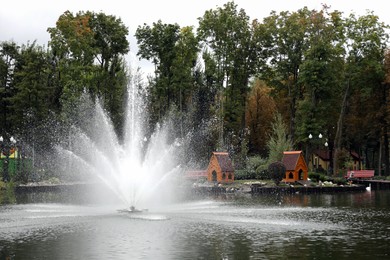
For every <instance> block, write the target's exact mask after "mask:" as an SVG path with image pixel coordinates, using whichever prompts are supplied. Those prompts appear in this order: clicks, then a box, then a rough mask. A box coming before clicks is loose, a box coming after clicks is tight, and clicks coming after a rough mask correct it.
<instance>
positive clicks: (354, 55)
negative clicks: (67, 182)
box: [0, 1, 389, 178]
mask: <svg viewBox="0 0 390 260" xmlns="http://www.w3.org/2000/svg"><path fill="white" fill-rule="evenodd" d="M48 32H49V34H50V42H49V46H48V48H47V49H45V48H44V47H42V46H38V45H37V44H36V43H35V42H33V43H32V44H27V45H21V46H18V45H17V44H16V43H13V42H3V43H1V44H0V111H1V113H0V122H1V124H0V134H1V135H4V133H14V132H17V133H18V134H19V135H20V137H21V138H22V139H23V140H25V141H26V143H28V144H29V145H31V146H33V145H34V147H35V149H37V150H39V149H40V150H41V151H43V150H47V153H48V154H49V153H50V146H51V145H52V140H51V139H50V134H47V133H46V132H45V131H43V129H45V128H44V126H45V125H46V124H49V123H47V122H52V121H54V120H52V119H59V118H60V119H61V120H64V121H66V122H69V121H70V119H72V118H74V117H76V116H74V115H75V114H76V113H77V112H76V111H74V107H75V104H76V102H79V98H80V96H81V95H82V94H83V93H88V94H89V95H91V97H92V99H93V100H97V99H99V100H100V101H101V102H102V104H103V106H104V109H105V110H106V111H107V112H108V114H109V115H110V117H111V119H112V121H113V122H114V125H115V129H116V130H117V132H118V133H120V132H121V130H122V127H123V120H124V118H123V115H124V109H125V108H124V100H125V99H126V95H127V93H126V87H127V83H128V82H129V80H130V78H131V77H132V75H129V71H128V68H127V66H126V65H125V59H124V55H125V54H127V53H128V51H129V48H130V47H129V42H128V41H127V36H128V33H129V31H128V28H127V27H126V26H125V25H124V24H123V23H122V21H121V19H119V18H116V17H115V16H111V15H106V14H104V13H94V12H90V11H86V12H78V13H76V14H73V13H71V12H69V11H66V12H64V13H63V14H62V15H61V16H60V17H59V19H58V21H57V23H56V25H55V27H52V28H49V29H48ZM136 38H137V43H138V47H139V48H138V49H139V52H138V57H140V58H142V59H147V60H149V61H151V62H152V63H153V64H154V65H155V77H154V78H153V77H150V78H149V82H148V84H145V85H144V84H143V83H142V82H141V80H137V87H138V88H140V89H142V90H143V91H144V96H145V97H147V98H148V107H147V108H145V109H147V110H148V111H149V112H150V114H149V118H147V120H146V121H147V122H148V123H149V125H150V127H149V129H148V131H152V130H153V128H154V125H155V123H156V122H159V121H161V120H163V119H164V118H166V116H167V114H168V113H171V111H174V113H173V114H174V116H175V119H176V120H177V122H179V123H178V124H177V126H176V128H175V131H176V132H175V133H180V134H181V135H182V136H184V135H185V131H186V130H188V129H191V130H193V132H200V133H196V134H193V135H194V137H193V140H192V141H191V142H192V145H191V149H192V150H191V154H195V156H194V157H196V160H198V159H199V160H203V161H205V159H204V157H207V156H208V155H209V154H210V151H212V150H215V148H216V147H217V146H218V147H224V148H228V149H229V150H231V151H233V152H234V153H233V154H234V156H235V157H236V158H235V162H237V164H239V165H240V166H241V167H245V158H246V156H247V153H248V149H249V152H256V153H261V155H265V153H266V152H267V150H268V151H269V161H268V162H273V161H279V160H280V159H281V156H282V153H283V151H286V150H291V149H292V147H293V145H295V146H296V147H302V146H304V145H306V144H307V136H308V133H315V132H317V133H318V132H322V133H323V135H324V137H326V138H328V143H329V144H330V145H333V144H334V145H335V147H332V148H333V151H337V152H338V153H337V156H338V159H337V160H336V162H335V164H336V165H334V168H335V172H337V171H339V170H340V169H339V168H342V167H346V168H348V167H350V165H349V164H350V159H349V158H347V157H346V156H345V153H344V152H343V148H345V149H346V150H348V151H350V150H355V151H359V152H361V153H363V152H365V153H366V154H367V158H371V157H372V160H367V162H369V163H372V164H371V165H366V167H367V168H374V167H377V165H378V163H377V158H376V156H378V155H379V154H382V155H385V156H384V157H388V154H389V152H388V150H389V148H388V145H386V143H385V145H384V149H385V151H384V152H383V153H379V152H378V149H381V148H380V147H383V146H379V145H378V142H379V141H378V140H380V141H381V140H388V131H387V130H386V129H387V128H388V122H389V120H388V115H387V114H388V90H387V88H388V80H387V81H386V77H387V78H388V75H387V74H389V71H386V70H385V66H384V61H385V55H384V54H385V51H386V50H387V49H388V39H389V34H388V26H387V25H384V24H383V23H381V22H380V20H379V17H377V16H376V15H374V14H373V13H370V12H369V13H367V14H366V15H363V16H360V17H357V16H355V15H350V16H349V17H343V16H342V13H340V12H338V11H334V12H330V10H329V7H326V6H324V7H323V8H322V9H321V10H309V9H308V8H306V7H305V8H302V9H299V10H297V11H283V12H280V13H276V12H271V14H270V15H269V16H268V17H265V18H264V19H263V20H262V21H259V20H256V19H255V20H253V22H251V21H250V20H249V17H248V16H247V14H246V13H245V11H244V10H243V9H239V8H238V6H237V5H236V4H235V3H234V2H233V1H230V2H227V3H226V4H225V5H223V6H222V7H217V8H215V9H211V10H207V11H206V12H205V13H204V15H203V16H202V17H200V18H199V24H198V27H197V30H196V35H195V32H194V27H192V26H188V27H180V26H179V25H178V24H165V23H163V22H162V21H158V22H156V23H153V25H152V26H149V25H146V24H144V25H143V26H139V27H138V29H137V31H136ZM133 76H134V75H133ZM138 76H139V75H138ZM252 76H256V77H257V78H259V79H261V80H263V81H264V82H265V85H266V86H267V90H266V92H264V93H265V94H266V95H264V96H265V97H267V98H264V97H263V98H260V97H259V95H258V94H259V93H258V92H255V91H253V92H252V93H250V98H248V99H247V93H248V90H249V85H250V84H249V80H250V79H251V77H252ZM268 87H269V89H268ZM264 93H263V94H264ZM343 96H344V97H345V98H344V99H343ZM271 103H272V104H271ZM274 110H276V111H277V112H278V114H279V115H277V116H276V118H275V121H274V122H273V125H272V135H271V137H270V140H269V141H268V143H267V147H266V148H267V149H266V148H265V142H266V140H267V139H268V138H267V136H266V133H267V134H268V132H269V129H270V122H271V120H270V119H269V118H270V117H271V115H272V116H273V115H274ZM246 112H247V113H248V112H250V113H252V115H255V114H256V115H261V116H256V118H254V117H252V118H250V119H249V117H247V114H245V113H246ZM72 113H73V114H72ZM67 120H69V121H67ZM247 121H250V122H248V123H247ZM336 122H338V123H337V124H336ZM249 123H251V125H250V124H249ZM247 129H250V132H249V134H248V135H249V143H248V136H247ZM35 140H42V143H43V145H42V146H41V147H37V145H36V143H35ZM385 142H386V141H385ZM263 146H264V147H263ZM329 148H331V147H329ZM340 151H341V152H340ZM335 154H336V152H335ZM207 159H208V158H207ZM385 163H386V164H387V165H388V164H389V162H388V158H386V159H385ZM248 164H249V165H247V168H245V169H246V171H247V173H248V174H247V175H248V176H252V177H253V174H255V177H256V178H263V177H264V176H266V175H267V173H268V171H267V167H266V164H265V163H263V162H257V163H253V164H252V162H251V161H250V160H249V161H248ZM254 164H259V166H258V167H257V168H256V166H254ZM338 166H339V167H338ZM387 168H388V167H387ZM340 171H341V170H340ZM385 174H389V173H385ZM243 175H245V174H243Z"/></svg>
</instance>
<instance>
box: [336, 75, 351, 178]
mask: <svg viewBox="0 0 390 260" xmlns="http://www.w3.org/2000/svg"><path fill="white" fill-rule="evenodd" d="M349 89H350V81H349V80H348V83H347V87H346V89H345V93H344V97H343V103H342V104H341V111H340V116H339V120H338V121H337V129H336V135H335V138H334V145H333V148H334V153H333V175H336V174H337V172H338V171H339V165H338V156H339V153H340V150H341V138H342V132H343V124H344V118H345V111H346V108H347V98H348V95H349Z"/></svg>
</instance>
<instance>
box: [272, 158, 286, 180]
mask: <svg viewBox="0 0 390 260" xmlns="http://www.w3.org/2000/svg"><path fill="white" fill-rule="evenodd" d="M268 173H269V176H270V178H271V179H272V180H273V181H274V182H275V184H276V185H279V183H280V182H281V181H282V180H283V178H284V177H285V176H286V166H284V164H283V163H282V162H273V163H271V164H270V165H269V166H268Z"/></svg>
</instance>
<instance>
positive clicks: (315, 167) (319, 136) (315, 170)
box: [309, 133, 328, 172]
mask: <svg viewBox="0 0 390 260" xmlns="http://www.w3.org/2000/svg"><path fill="white" fill-rule="evenodd" d="M312 139H313V135H312V134H311V133H310V134H309V144H311V142H312V141H311V140H312ZM318 140H320V142H321V140H322V134H321V133H319V135H318ZM313 142H315V143H317V145H316V147H317V149H318V141H313ZM327 144H328V142H325V146H327ZM310 157H311V160H310V161H311V165H312V168H314V172H317V168H318V158H317V157H316V160H315V163H314V161H313V151H310Z"/></svg>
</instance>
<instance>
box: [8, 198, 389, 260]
mask: <svg viewBox="0 0 390 260" xmlns="http://www.w3.org/2000/svg"><path fill="white" fill-rule="evenodd" d="M389 205H390V191H371V192H358V193H339V194H306V195H305V194H294V195H257V196H251V195H249V194H240V195H218V196H217V195H216V196H208V197H198V198H192V199H188V200H185V201H178V202H176V203H174V204H170V205H165V206H161V207H159V206H158V205H157V206H155V207H154V208H151V209H149V211H148V212H144V213H137V214H126V213H120V212H118V211H117V210H118V209H120V208H121V205H118V204H115V203H109V204H102V203H91V202H90V201H88V200H83V199H80V198H79V197H78V196H74V197H72V196H65V195H64V194H58V193H39V194H28V195H26V194H24V195H18V196H16V198H15V199H14V202H13V203H5V204H3V205H1V206H0V258H1V259H7V258H8V259H331V258H333V259H353V258H357V259H386V258H389V254H390V248H389V247H388V244H389V240H390V236H389V235H390V214H389V213H390V206H389Z"/></svg>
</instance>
